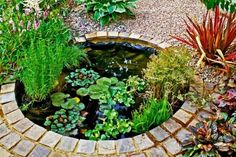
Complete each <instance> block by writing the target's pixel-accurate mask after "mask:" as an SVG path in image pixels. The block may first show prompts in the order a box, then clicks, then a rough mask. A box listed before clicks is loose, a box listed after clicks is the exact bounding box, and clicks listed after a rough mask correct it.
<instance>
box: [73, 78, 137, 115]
mask: <svg viewBox="0 0 236 157" xmlns="http://www.w3.org/2000/svg"><path fill="white" fill-rule="evenodd" d="M77 94H78V95H80V96H90V98H91V99H94V100H98V101H99V104H100V108H99V110H101V111H104V110H105V109H111V108H112V106H113V105H115V104H117V103H120V104H124V105H125V106H127V107H129V106H131V105H132V104H134V93H133V91H128V90H127V87H126V84H125V83H124V82H122V81H119V80H118V79H117V78H116V77H111V78H107V77H102V78H100V79H98V80H97V81H96V84H94V85H91V86H89V87H88V88H80V89H78V90H77Z"/></svg>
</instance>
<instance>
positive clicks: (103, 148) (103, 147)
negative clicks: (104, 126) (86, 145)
mask: <svg viewBox="0 0 236 157" xmlns="http://www.w3.org/2000/svg"><path fill="white" fill-rule="evenodd" d="M115 153H116V147H115V141H113V140H109V141H98V154H115Z"/></svg>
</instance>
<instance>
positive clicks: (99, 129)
mask: <svg viewBox="0 0 236 157" xmlns="http://www.w3.org/2000/svg"><path fill="white" fill-rule="evenodd" d="M104 116H105V118H101V119H100V121H99V123H98V124H96V126H95V128H94V129H93V130H88V131H86V132H85V136H86V137H88V138H89V139H90V140H108V139H110V138H117V137H118V135H121V134H125V133H129V132H130V131H131V129H132V122H131V121H129V120H128V119H119V118H118V112H117V111H115V110H114V109H113V110H105V111H104Z"/></svg>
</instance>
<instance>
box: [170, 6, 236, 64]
mask: <svg viewBox="0 0 236 157" xmlns="http://www.w3.org/2000/svg"><path fill="white" fill-rule="evenodd" d="M188 20H189V23H188V22H186V21H185V24H186V26H187V28H186V31H187V34H185V37H186V38H182V37H176V36H173V38H175V39H177V40H179V41H181V42H183V43H184V44H187V45H189V46H191V47H193V48H194V49H197V50H198V52H199V53H200V54H201V58H200V60H199V62H198V65H200V64H201V62H202V61H203V59H206V60H207V62H208V63H210V62H214V63H218V64H221V65H223V66H226V65H228V64H236V62H235V60H236V42H235V39H236V12H235V13H221V12H220V9H219V7H216V9H215V14H214V16H211V15H210V14H209V12H207V13H206V15H204V16H203V21H202V23H198V22H197V21H195V20H192V19H191V18H190V17H188Z"/></svg>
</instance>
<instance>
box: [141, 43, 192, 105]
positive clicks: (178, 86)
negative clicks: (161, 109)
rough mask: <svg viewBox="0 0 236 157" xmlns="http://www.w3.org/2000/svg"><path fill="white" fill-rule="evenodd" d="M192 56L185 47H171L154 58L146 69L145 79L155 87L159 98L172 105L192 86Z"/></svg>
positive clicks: (155, 93) (154, 89)
mask: <svg viewBox="0 0 236 157" xmlns="http://www.w3.org/2000/svg"><path fill="white" fill-rule="evenodd" d="M190 60H191V55H190V53H189V52H188V50H187V49H186V48H184V47H170V48H167V49H164V50H161V51H160V52H159V54H158V56H156V55H154V56H152V58H151V60H150V61H149V62H148V63H147V68H146V69H144V78H145V79H146V80H147V81H148V82H149V83H150V85H151V87H153V89H152V91H153V93H154V95H155V97H157V98H159V99H160V98H163V97H165V98H168V101H169V102H170V103H172V102H174V100H175V98H176V97H177V96H178V95H179V94H181V92H182V90H183V89H185V88H186V86H188V85H189V84H190V82H191V81H192V79H193V76H194V70H193V68H192V67H191V66H189V62H190Z"/></svg>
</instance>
